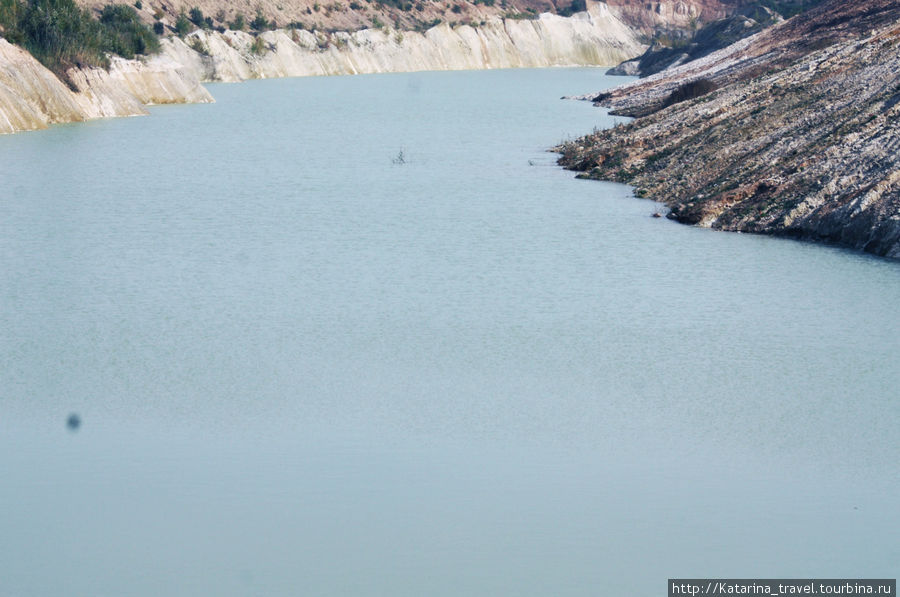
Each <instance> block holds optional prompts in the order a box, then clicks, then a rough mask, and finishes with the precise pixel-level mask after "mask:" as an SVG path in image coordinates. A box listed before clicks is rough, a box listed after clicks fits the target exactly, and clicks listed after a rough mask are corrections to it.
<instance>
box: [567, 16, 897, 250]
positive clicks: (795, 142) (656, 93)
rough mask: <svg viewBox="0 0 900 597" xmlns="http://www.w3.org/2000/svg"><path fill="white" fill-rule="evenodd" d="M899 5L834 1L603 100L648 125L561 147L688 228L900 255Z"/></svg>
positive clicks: (589, 173) (572, 163) (590, 171)
mask: <svg viewBox="0 0 900 597" xmlns="http://www.w3.org/2000/svg"><path fill="white" fill-rule="evenodd" d="M898 21H900V2H897V1H896V0H871V1H868V2H865V3H846V2H843V1H838V0H829V1H827V2H825V3H823V4H822V5H821V6H819V7H818V8H814V9H812V10H810V11H809V12H807V13H804V14H802V15H799V16H797V17H794V18H792V19H790V20H788V21H785V22H784V23H782V24H780V25H775V26H773V27H771V28H769V29H766V30H765V31H763V32H761V33H759V34H757V35H755V36H753V37H750V38H747V39H745V40H742V41H740V42H738V43H736V44H734V45H733V46H730V47H729V48H727V49H725V50H721V51H719V52H715V53H713V54H711V55H709V56H706V57H704V58H701V59H700V60H697V61H694V62H691V63H688V64H685V65H683V66H681V67H677V68H674V69H669V70H666V71H663V72H661V73H659V74H657V75H655V76H652V77H649V78H647V79H643V80H640V81H637V82H635V83H632V84H629V85H624V86H622V87H619V88H617V89H614V90H612V91H611V92H607V93H603V94H598V95H597V97H596V98H595V99H596V100H598V101H599V102H601V103H602V104H603V105H605V106H607V107H609V108H611V109H612V110H613V111H614V112H615V113H618V114H625V115H631V116H638V117H639V118H638V119H637V120H635V121H633V122H632V123H630V124H628V125H626V126H622V127H619V128H616V129H614V130H608V131H598V132H595V133H594V134H591V135H588V136H586V137H583V138H581V139H578V140H576V141H574V142H571V143H568V144H565V145H564V146H562V147H560V151H561V152H562V157H561V158H560V163H561V164H563V165H564V166H566V167H567V168H571V169H574V170H579V171H582V172H583V173H584V174H583V176H586V177H590V178H598V179H604V180H615V181H620V182H626V183H629V184H632V185H635V186H636V187H638V188H637V190H636V193H637V194H639V195H642V196H646V197H650V198H653V199H656V200H658V201H662V202H663V203H665V204H666V205H668V206H669V207H670V209H671V212H670V214H669V217H670V218H673V219H676V220H678V221H681V222H685V223H689V224H696V225H700V226H706V227H711V228H717V229H722V230H734V231H743V232H756V233H768V234H777V235H783V236H792V237H799V238H806V239H814V240H822V241H827V242H834V243H838V244H841V245H844V246H848V247H853V248H857V249H861V250H864V251H868V252H871V253H874V254H877V255H884V256H888V257H893V258H900V168H898V166H900V152H898V151H897V150H898V148H900V126H898V124H897V122H898V116H900V85H898V83H897V79H896V73H897V72H898V70H900V26H898Z"/></svg>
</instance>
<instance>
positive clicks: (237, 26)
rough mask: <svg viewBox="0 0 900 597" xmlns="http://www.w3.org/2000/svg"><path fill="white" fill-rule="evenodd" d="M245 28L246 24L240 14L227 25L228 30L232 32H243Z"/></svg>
mask: <svg viewBox="0 0 900 597" xmlns="http://www.w3.org/2000/svg"><path fill="white" fill-rule="evenodd" d="M246 27H247V23H246V22H245V21H244V15H242V14H241V13H237V15H236V16H235V17H234V20H233V21H231V22H230V23H228V28H229V29H231V30H232V31H243V30H244V29H245V28H246Z"/></svg>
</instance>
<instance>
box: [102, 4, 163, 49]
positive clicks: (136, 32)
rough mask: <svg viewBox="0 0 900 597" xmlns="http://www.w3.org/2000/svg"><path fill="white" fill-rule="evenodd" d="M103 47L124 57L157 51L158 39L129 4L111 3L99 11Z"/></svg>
mask: <svg viewBox="0 0 900 597" xmlns="http://www.w3.org/2000/svg"><path fill="white" fill-rule="evenodd" d="M100 23H101V25H103V27H102V28H101V35H102V37H103V49H104V50H105V51H107V52H112V53H113V54H118V55H119V56H122V57H124V58H134V56H135V55H137V54H153V53H154V52H158V51H159V39H158V38H157V37H156V35H154V34H153V33H152V32H151V31H150V30H149V29H148V28H147V27H146V26H145V25H144V24H143V23H142V22H141V19H140V17H139V16H138V14H137V11H136V10H134V8H132V7H131V6H127V5H125V4H112V5H107V6H104V7H103V10H102V11H101V12H100Z"/></svg>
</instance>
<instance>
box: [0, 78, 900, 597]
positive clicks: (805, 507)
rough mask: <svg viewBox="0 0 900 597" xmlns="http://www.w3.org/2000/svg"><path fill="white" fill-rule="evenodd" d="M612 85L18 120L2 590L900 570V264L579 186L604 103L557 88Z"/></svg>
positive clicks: (376, 586)
mask: <svg viewBox="0 0 900 597" xmlns="http://www.w3.org/2000/svg"><path fill="white" fill-rule="evenodd" d="M620 81H621V79H608V78H606V77H604V76H603V75H602V71H601V70H589V69H552V70H542V71H527V70H518V71H494V72H469V73H419V74H407V75H386V76H360V77H344V78H309V79H289V80H277V81H260V82H250V83H245V84H241V85H230V86H226V85H217V86H212V87H211V90H212V92H213V95H215V97H216V98H217V100H218V103H216V104H214V105H208V106H172V107H160V108H157V109H154V110H153V115H152V116H151V117H148V118H135V119H119V120H106V121H99V122H91V123H87V124H81V125H72V126H61V127H56V128H53V129H52V130H48V131H43V132H38V133H28V134H21V135H15V136H9V137H2V138H0V181H2V194H0V208H2V210H0V376H2V377H0V382H2V383H0V392H2V393H0V595H2V596H3V597H6V596H10V597H19V596H40V597H43V596H54V597H56V596H59V595H66V596H67V597H80V596H85V597H88V596H117V597H118V596H142V597H143V596H147V597H151V596H152V597H157V596H160V595H166V596H197V595H216V596H231V595H266V596H268V595H271V596H280V595H322V596H331V595H348V596H351V595H352V596H356V595H361V596H368V595H384V596H391V597H393V596H422V595H454V596H455V595H478V596H482V595H483V596H505V595H515V596H523V595H524V596H529V595H533V596H550V595H553V596H569V595H578V596H598V595H599V596H619V595H628V596H647V597H651V596H658V595H663V594H664V591H665V586H666V585H665V583H666V579H667V578H668V577H679V576H680V577H691V576H694V577H703V576H719V577H727V576H732V577H745V578H746V577H817V576H818V577H831V578H835V577H842V576H847V577H867V576H868V577H880V578H883V577H891V578H894V577H896V576H897V575H898V574H900V564H898V563H900V542H898V539H897V537H898V533H900V508H898V507H897V504H898V502H900V464H898V463H900V439H898V435H897V429H898V423H900V401H898V399H897V394H898V387H900V358H898V354H900V303H898V297H900V266H898V264H897V263H892V262H888V261H883V260H878V259H874V258H870V257H867V256H863V255H860V254H856V253H852V252H846V251H842V250H837V249H833V248H828V247H822V246H814V245H808V244H801V243H796V242H790V241H781V240H776V239H769V238H760V237H753V236H746V235H736V234H725V233H717V232H710V231H705V230H699V229H693V228H688V227H684V226H680V225H678V224H674V223H671V222H668V221H666V220H657V219H653V218H650V217H649V216H650V214H651V213H652V212H653V211H654V209H655V207H654V204H652V203H650V202H647V201H642V200H638V199H635V198H633V197H632V196H631V192H630V190H629V189H628V188H626V187H622V186H618V185H612V184H604V183H596V182H585V181H578V180H575V179H573V177H572V175H571V173H568V172H563V171H561V170H558V169H557V168H556V167H555V165H554V161H555V156H553V155H552V154H548V153H546V152H545V149H546V148H547V147H549V146H551V145H553V144H555V143H556V142H558V141H560V140H562V139H564V138H566V137H567V136H575V135H577V134H579V133H583V132H587V131H589V130H590V129H591V128H592V127H594V126H600V127H603V126H609V125H610V124H611V123H612V122H613V121H612V120H611V119H610V118H608V117H606V116H604V115H603V113H602V112H601V111H600V110H598V109H595V108H592V107H591V106H590V105H589V104H586V103H579V102H566V101H560V100H559V99H558V98H559V97H560V96H561V95H564V94H575V93H584V92H586V91H592V90H597V89H601V88H603V87H606V86H609V85H611V84H613V83H618V82H620ZM401 151H402V155H403V158H404V163H395V162H397V161H399V160H397V158H398V155H399V154H400V152H401ZM70 412H77V413H79V414H80V415H81V417H82V421H83V424H82V427H81V429H80V430H79V431H78V432H77V433H72V432H69V431H67V429H66V426H65V421H66V417H67V416H68V415H69V413H70Z"/></svg>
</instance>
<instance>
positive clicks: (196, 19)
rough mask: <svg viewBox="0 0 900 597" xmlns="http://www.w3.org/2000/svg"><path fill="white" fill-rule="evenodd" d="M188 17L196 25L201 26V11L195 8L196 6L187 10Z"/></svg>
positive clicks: (202, 20)
mask: <svg viewBox="0 0 900 597" xmlns="http://www.w3.org/2000/svg"><path fill="white" fill-rule="evenodd" d="M188 18H189V19H190V20H191V22H192V23H193V24H194V25H196V26H197V27H203V22H204V19H203V11H202V10H200V9H199V8H197V7H196V6H195V7H194V8H192V9H191V10H190V12H188Z"/></svg>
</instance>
